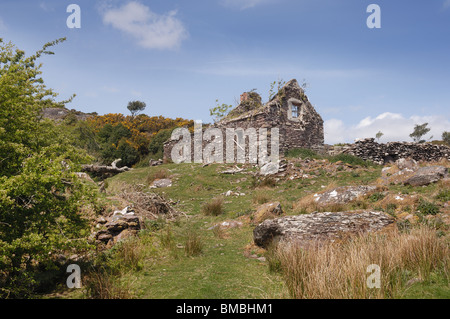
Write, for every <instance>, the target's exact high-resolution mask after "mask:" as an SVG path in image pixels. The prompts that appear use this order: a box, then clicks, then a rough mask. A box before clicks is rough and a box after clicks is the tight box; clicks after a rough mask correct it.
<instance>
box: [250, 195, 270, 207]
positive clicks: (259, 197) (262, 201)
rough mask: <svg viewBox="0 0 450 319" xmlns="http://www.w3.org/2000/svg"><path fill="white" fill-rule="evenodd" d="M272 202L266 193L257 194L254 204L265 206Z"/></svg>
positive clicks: (254, 197)
mask: <svg viewBox="0 0 450 319" xmlns="http://www.w3.org/2000/svg"><path fill="white" fill-rule="evenodd" d="M269 200H270V197H269V195H267V194H265V193H256V194H255V195H254V196H253V203H255V204H265V203H267V202H268V201H269Z"/></svg>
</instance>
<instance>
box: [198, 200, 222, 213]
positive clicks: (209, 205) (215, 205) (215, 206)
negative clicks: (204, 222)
mask: <svg viewBox="0 0 450 319" xmlns="http://www.w3.org/2000/svg"><path fill="white" fill-rule="evenodd" d="M202 212H203V214H204V215H206V216H219V215H221V214H222V213H223V198H222V197H216V198H213V199H212V200H211V201H209V202H206V203H204V204H203V206H202Z"/></svg>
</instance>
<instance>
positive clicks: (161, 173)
mask: <svg viewBox="0 0 450 319" xmlns="http://www.w3.org/2000/svg"><path fill="white" fill-rule="evenodd" d="M169 176H170V173H169V171H168V170H167V169H165V168H161V169H159V170H156V171H154V172H150V173H149V174H148V175H147V184H149V185H150V184H151V183H152V182H153V181H155V180H157V179H163V178H168V177H169Z"/></svg>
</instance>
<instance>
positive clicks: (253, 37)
mask: <svg viewBox="0 0 450 319" xmlns="http://www.w3.org/2000/svg"><path fill="white" fill-rule="evenodd" d="M72 3H74V4H77V5H79V6H80V8H81V28H79V29H69V28H68V27H67V25H66V20H67V17H68V16H69V15H70V13H67V12H66V9H67V6H68V5H69V4H72ZM371 3H375V4H378V5H379V7H380V8H381V28H380V29H369V28H368V27H367V24H366V20H367V18H368V17H369V15H370V13H367V12H366V9H367V7H368V5H369V4H371ZM0 37H1V38H3V39H4V40H6V41H12V42H13V43H14V44H16V45H17V46H18V47H19V48H20V49H23V50H25V51H26V52H27V53H29V54H31V53H33V52H35V51H36V50H38V49H40V48H41V47H42V45H43V44H44V43H46V42H49V41H52V40H54V39H57V38H60V37H67V41H66V42H64V43H62V44H60V45H58V46H57V47H55V48H54V52H55V53H56V55H54V56H49V57H44V58H43V59H42V62H43V63H44V66H43V69H42V70H43V72H44V74H43V77H44V80H45V81H46V83H47V85H48V86H49V87H51V88H53V89H54V90H55V91H56V92H59V93H60V98H61V99H65V98H67V97H69V96H70V95H71V94H73V93H75V94H76V95H77V97H76V98H75V99H74V101H73V102H72V103H71V104H68V105H67V107H68V108H74V109H77V110H81V111H83V112H98V113H99V114H105V113H128V110H127V109H126V105H127V103H128V102H129V101H131V100H141V101H144V102H146V103H147V109H146V110H145V112H144V113H146V114H148V115H150V116H154V115H163V116H166V117H172V118H174V117H183V118H188V119H197V120H203V122H205V123H206V122H211V118H210V116H209V109H210V108H211V107H213V106H215V101H216V99H218V100H219V102H220V103H227V104H233V105H236V101H237V99H238V98H239V95H240V94H241V93H242V92H244V91H249V90H252V89H254V88H255V89H257V91H258V93H260V94H261V96H262V98H263V100H267V98H268V92H269V89H270V83H271V82H273V81H275V80H278V79H283V80H285V81H288V80H290V79H292V78H296V79H297V80H298V81H299V82H302V80H303V79H305V80H306V82H307V83H308V88H307V91H306V93H307V95H308V97H309V100H310V101H311V103H312V104H313V105H314V107H315V108H316V110H317V111H318V112H319V113H320V114H321V116H322V117H323V119H324V121H325V142H326V143H328V144H334V143H339V142H352V141H353V140H354V139H355V138H362V137H374V136H375V134H376V132H378V131H379V130H381V131H382V132H383V133H384V134H385V135H384V136H383V137H382V139H381V141H383V142H386V141H394V140H406V141H410V140H411V139H410V138H409V136H408V135H409V134H410V133H411V132H412V130H413V128H414V125H415V124H422V123H424V122H428V123H429V126H430V127H431V129H432V131H431V132H430V134H429V135H427V137H431V135H433V136H434V137H435V138H440V137H441V134H442V132H443V131H444V130H446V131H450V121H449V115H450V111H449V110H450V59H449V57H450V0H428V1H425V0H423V1H418V0H395V1H392V0H389V1H387V0H370V1H365V0H342V1H338V0H209V1H206V0H204V1H200V0H198V1H197V0H189V1H188V0H154V1H153V0H137V1H127V0H126V1H116V0H90V1H86V0H83V1H81V0H70V1H65V0H2V1H1V3H0Z"/></svg>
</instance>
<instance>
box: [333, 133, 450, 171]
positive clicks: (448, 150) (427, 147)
mask: <svg viewBox="0 0 450 319" xmlns="http://www.w3.org/2000/svg"><path fill="white" fill-rule="evenodd" d="M328 152H329V153H331V152H335V150H334V149H333V150H332V151H328ZM341 152H342V153H347V154H351V155H355V156H358V157H360V158H362V159H364V160H369V161H372V162H375V163H377V164H380V165H383V164H386V163H390V162H395V161H397V160H399V159H407V161H409V160H414V161H438V160H440V159H442V158H446V159H447V160H450V147H448V146H446V145H434V144H431V143H406V142H390V143H386V144H383V143H376V142H375V139H374V138H367V139H363V140H359V141H356V142H355V143H354V144H351V145H349V146H348V147H346V148H344V149H343V150H341ZM401 165H402V164H401ZM408 165H409V164H408ZM405 168H407V167H405Z"/></svg>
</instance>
